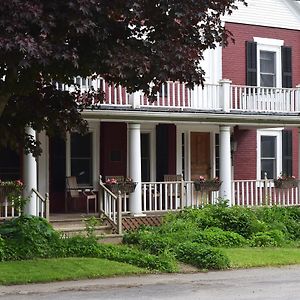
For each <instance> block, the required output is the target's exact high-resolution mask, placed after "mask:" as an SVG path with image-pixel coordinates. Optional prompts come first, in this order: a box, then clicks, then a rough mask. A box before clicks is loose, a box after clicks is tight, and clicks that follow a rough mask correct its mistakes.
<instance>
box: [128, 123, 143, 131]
mask: <svg viewBox="0 0 300 300" xmlns="http://www.w3.org/2000/svg"><path fill="white" fill-rule="evenodd" d="M140 128H141V124H140V123H128V129H129V130H135V129H140Z"/></svg>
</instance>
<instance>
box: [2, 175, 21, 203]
mask: <svg viewBox="0 0 300 300" xmlns="http://www.w3.org/2000/svg"><path fill="white" fill-rule="evenodd" d="M22 190H23V182H22V181H21V180H14V181H1V180H0V202H3V201H4V200H5V198H7V199H8V201H10V202H13V200H14V199H15V198H17V197H20V196H21V194H22Z"/></svg>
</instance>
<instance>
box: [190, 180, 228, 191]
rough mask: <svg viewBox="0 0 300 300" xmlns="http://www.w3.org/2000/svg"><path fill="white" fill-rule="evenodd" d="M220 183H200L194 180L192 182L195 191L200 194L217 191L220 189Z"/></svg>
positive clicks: (207, 181)
mask: <svg viewBox="0 0 300 300" xmlns="http://www.w3.org/2000/svg"><path fill="white" fill-rule="evenodd" d="M221 184H222V182H215V181H209V180H206V181H200V180H195V181H194V187H195V190H196V191H200V192H212V191H218V190H219V189H220V186H221Z"/></svg>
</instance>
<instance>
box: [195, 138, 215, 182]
mask: <svg viewBox="0 0 300 300" xmlns="http://www.w3.org/2000/svg"><path fill="white" fill-rule="evenodd" d="M210 174H211V166H210V133H209V132H191V180H194V179H198V178H199V176H204V177H205V178H209V177H210Z"/></svg>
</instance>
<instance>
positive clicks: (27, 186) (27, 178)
mask: <svg viewBox="0 0 300 300" xmlns="http://www.w3.org/2000/svg"><path fill="white" fill-rule="evenodd" d="M25 132H26V133H27V134H29V135H32V136H33V138H34V139H36V132H35V131H34V130H33V129H32V128H31V127H27V128H26V129H25ZM23 179H24V197H28V198H29V200H28V202H27V204H26V206H25V214H26V215H33V216H36V215H37V209H36V204H37V203H36V195H35V194H34V193H32V189H33V188H34V189H36V188H37V163H36V159H35V158H34V157H33V155H32V154H31V153H29V154H24V167H23Z"/></svg>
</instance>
